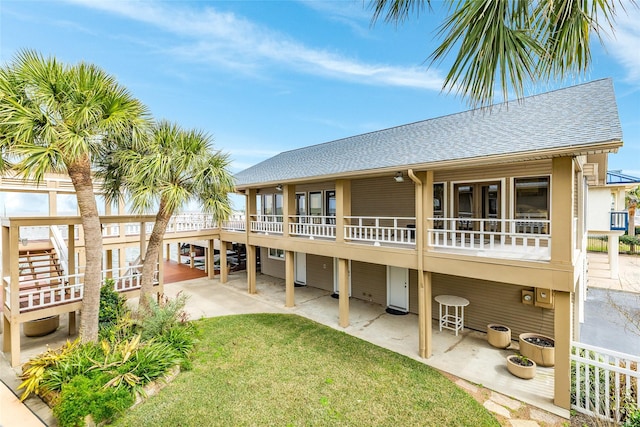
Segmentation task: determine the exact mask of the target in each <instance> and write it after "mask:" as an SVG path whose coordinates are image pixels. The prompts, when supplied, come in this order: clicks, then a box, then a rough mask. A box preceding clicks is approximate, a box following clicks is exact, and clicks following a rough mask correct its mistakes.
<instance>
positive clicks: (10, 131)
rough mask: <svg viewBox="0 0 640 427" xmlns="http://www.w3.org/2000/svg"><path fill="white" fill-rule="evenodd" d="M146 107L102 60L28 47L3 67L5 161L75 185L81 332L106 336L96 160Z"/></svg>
mask: <svg viewBox="0 0 640 427" xmlns="http://www.w3.org/2000/svg"><path fill="white" fill-rule="evenodd" d="M146 117H147V114H146V109H145V107H144V106H143V105H142V104H141V103H140V102H139V101H138V100H136V99H135V98H133V97H132V96H131V95H130V94H129V92H127V90H126V89H125V88H124V87H122V86H120V85H119V84H118V83H117V82H116V80H115V78H114V77H112V76H110V75H109V74H107V73H106V72H105V71H103V70H102V69H100V68H98V67H96V66H95V65H91V64H86V63H79V64H77V65H66V64H63V63H61V62H59V61H58V60H56V59H55V58H52V57H49V58H45V57H43V56H41V55H40V54H38V53H36V52H34V51H29V50H25V51H22V52H20V53H18V54H17V55H16V57H15V59H14V60H13V62H11V63H8V64H7V65H5V66H3V67H2V68H0V134H1V135H2V138H0V144H1V152H2V156H3V164H5V163H7V162H10V163H11V164H10V166H11V168H12V169H13V170H14V171H16V172H17V173H18V174H20V175H23V176H25V177H27V176H28V177H31V178H34V179H36V180H37V181H41V180H42V179H43V178H44V175H45V173H47V172H66V173H67V174H68V175H69V177H70V178H71V181H72V183H73V186H74V188H75V192H76V197H77V200H78V208H79V210H80V216H81V217H82V227H83V230H84V236H85V253H86V260H85V261H86V264H85V275H84V298H83V307H82V322H81V326H80V336H81V339H82V341H84V342H87V341H94V340H96V339H97V337H98V311H99V305H100V285H101V282H102V277H101V266H102V230H101V226H100V218H99V217H98V208H97V204H96V199H95V196H94V186H93V178H92V160H93V159H94V157H95V155H96V154H97V153H98V152H99V151H100V147H101V145H102V143H103V141H104V138H105V137H109V138H111V139H114V140H115V139H118V138H120V137H123V136H125V135H129V136H130V135H135V133H132V132H131V130H132V129H136V128H138V127H144V125H145V123H146V121H147V118H146Z"/></svg>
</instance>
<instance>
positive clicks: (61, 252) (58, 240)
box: [51, 225, 69, 275]
mask: <svg viewBox="0 0 640 427" xmlns="http://www.w3.org/2000/svg"><path fill="white" fill-rule="evenodd" d="M51 244H52V245H53V248H54V249H55V251H56V253H57V254H58V258H59V261H60V267H61V269H62V275H65V274H67V273H68V272H69V249H68V248H67V243H66V242H65V241H64V239H63V238H62V233H61V232H60V229H59V228H58V226H57V225H52V226H51Z"/></svg>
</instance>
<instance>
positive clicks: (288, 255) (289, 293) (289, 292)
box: [284, 251, 295, 307]
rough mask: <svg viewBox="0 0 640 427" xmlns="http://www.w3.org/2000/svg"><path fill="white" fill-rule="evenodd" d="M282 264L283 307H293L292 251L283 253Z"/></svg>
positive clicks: (293, 277)
mask: <svg viewBox="0 0 640 427" xmlns="http://www.w3.org/2000/svg"><path fill="white" fill-rule="evenodd" d="M284 263H285V270H286V272H285V303H284V306H285V307H293V306H294V305H295V295H294V289H295V284H294V279H295V276H294V274H295V273H294V263H295V261H294V252H293V251H285V252H284Z"/></svg>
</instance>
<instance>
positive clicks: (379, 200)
mask: <svg viewBox="0 0 640 427" xmlns="http://www.w3.org/2000/svg"><path fill="white" fill-rule="evenodd" d="M351 215H353V216H396V217H415V216H416V210H415V190H414V184H413V181H411V180H410V179H409V178H408V177H406V174H405V180H404V182H395V180H394V179H393V176H392V175H389V176H384V177H377V178H367V179H359V180H354V181H352V183H351Z"/></svg>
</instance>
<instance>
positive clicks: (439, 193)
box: [433, 183, 445, 229]
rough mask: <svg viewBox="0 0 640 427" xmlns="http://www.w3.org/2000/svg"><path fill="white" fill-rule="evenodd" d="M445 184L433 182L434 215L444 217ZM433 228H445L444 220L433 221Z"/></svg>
mask: <svg viewBox="0 0 640 427" xmlns="http://www.w3.org/2000/svg"><path fill="white" fill-rule="evenodd" d="M444 203H445V202H444V184H443V183H440V184H433V217H434V218H444ZM433 228H437V229H443V228H444V222H443V221H442V220H436V221H433Z"/></svg>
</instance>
